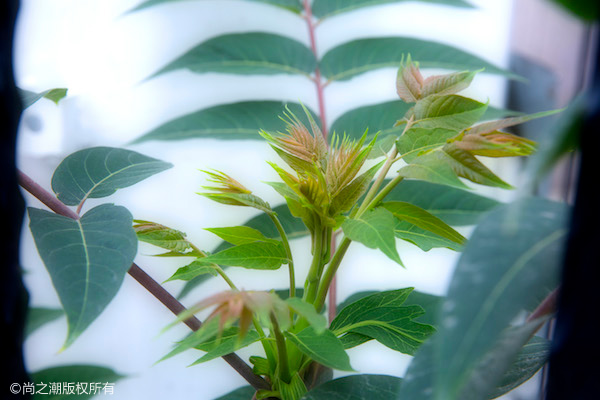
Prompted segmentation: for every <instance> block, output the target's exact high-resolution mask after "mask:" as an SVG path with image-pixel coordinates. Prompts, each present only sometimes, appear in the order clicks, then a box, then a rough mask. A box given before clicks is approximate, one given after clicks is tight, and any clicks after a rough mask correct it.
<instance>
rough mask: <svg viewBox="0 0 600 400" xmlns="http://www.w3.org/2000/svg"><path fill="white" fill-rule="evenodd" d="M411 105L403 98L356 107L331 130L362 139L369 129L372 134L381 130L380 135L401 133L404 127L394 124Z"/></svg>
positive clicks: (337, 120)
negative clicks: (402, 99)
mask: <svg viewBox="0 0 600 400" xmlns="http://www.w3.org/2000/svg"><path fill="white" fill-rule="evenodd" d="M410 107H411V105H409V104H407V103H405V102H403V101H401V100H394V101H388V102H385V103H380V104H373V105H369V106H363V107H359V108H355V109H353V110H350V111H347V112H346V113H344V114H342V115H341V116H340V117H339V118H338V119H336V120H335V121H334V122H333V124H332V125H331V129H330V131H331V132H337V133H339V134H342V133H345V134H346V135H348V136H349V137H351V138H353V139H360V138H361V137H362V135H363V133H364V132H366V131H367V130H368V131H369V132H370V133H371V134H374V133H376V132H379V136H380V137H382V136H385V135H390V134H395V135H400V134H401V133H402V130H403V129H404V127H395V126H394V124H395V123H396V122H397V121H398V120H399V119H401V118H402V117H403V116H404V114H406V112H407V111H408V109H409V108H410Z"/></svg>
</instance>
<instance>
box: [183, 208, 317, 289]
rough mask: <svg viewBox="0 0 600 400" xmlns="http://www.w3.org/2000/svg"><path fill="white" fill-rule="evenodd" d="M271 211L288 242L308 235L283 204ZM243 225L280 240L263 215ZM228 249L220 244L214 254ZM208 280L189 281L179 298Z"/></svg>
mask: <svg viewBox="0 0 600 400" xmlns="http://www.w3.org/2000/svg"><path fill="white" fill-rule="evenodd" d="M273 211H274V212H275V213H276V214H277V218H278V219H279V222H281V225H282V226H283V229H284V230H285V232H286V234H287V237H288V239H289V240H292V239H295V238H300V237H304V236H307V235H309V234H310V232H309V231H308V229H307V228H306V226H305V225H304V224H303V223H302V221H301V220H300V219H298V218H295V217H294V216H293V215H292V214H290V211H289V209H288V208H287V206H286V205H285V204H281V205H279V206H276V207H274V208H273ZM244 225H245V226H249V227H251V228H254V229H257V230H259V231H261V232H262V233H263V234H264V235H265V236H266V237H268V238H273V239H281V237H280V236H279V232H278V231H277V228H276V227H275V225H274V224H273V221H272V220H271V218H269V216H268V215H266V214H264V213H263V214H259V215H258V216H256V217H253V218H251V219H250V220H248V221H246V223H245V224H244ZM229 247H231V245H230V244H229V243H226V242H222V243H221V244H219V245H218V246H217V247H216V249H215V250H214V252H215V253H216V252H219V251H221V250H224V249H226V248H229ZM208 278H210V275H200V276H198V277H196V278H195V279H193V280H191V281H189V282H188V283H187V284H186V285H185V286H184V288H183V289H182V291H181V293H180V294H179V298H182V297H183V296H186V295H187V294H188V293H189V292H191V291H192V290H193V289H194V288H195V287H197V286H198V285H200V284H201V283H203V282H204V281H205V280H206V279H208Z"/></svg>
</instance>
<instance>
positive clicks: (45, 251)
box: [28, 204, 137, 348]
mask: <svg viewBox="0 0 600 400" xmlns="http://www.w3.org/2000/svg"><path fill="white" fill-rule="evenodd" d="M28 211H29V218H30V220H31V223H30V228H31V233H32V234H33V238H34V240H35V244H36V246H37V249H38V252H39V253H40V256H41V258H42V260H43V261H44V264H45V265H46V268H47V269H48V272H49V273H50V277H51V278H52V283H53V284H54V287H55V289H56V292H57V293H58V297H59V298H60V301H61V303H62V305H63V309H64V310H65V314H66V316H67V323H68V334H67V339H66V341H65V344H64V348H66V347H68V346H69V345H71V344H72V343H73V341H75V339H77V337H78V336H79V335H80V334H81V333H82V332H83V331H84V330H85V329H86V328H87V327H88V326H89V325H90V324H91V323H92V322H93V321H94V319H96V317H97V316H98V315H99V314H100V313H101V312H102V310H104V308H105V307H106V306H107V305H108V303H110V301H111V300H112V299H113V297H114V296H115V295H116V294H117V291H118V290H119V287H120V286H121V282H123V278H124V277H125V274H126V273H127V271H128V270H129V268H130V267H131V263H132V262H133V258H134V257H135V254H136V251H137V238H136V236H135V232H134V230H133V228H132V227H131V222H132V217H131V214H130V213H129V211H127V209H125V208H124V207H120V206H115V205H112V204H102V205H100V206H97V207H95V208H92V209H91V210H90V211H88V212H87V213H85V214H84V215H83V216H82V217H81V219H79V220H74V219H71V218H67V217H63V216H61V215H57V214H54V213H51V212H48V211H45V210H39V209H35V208H29V209H28Z"/></svg>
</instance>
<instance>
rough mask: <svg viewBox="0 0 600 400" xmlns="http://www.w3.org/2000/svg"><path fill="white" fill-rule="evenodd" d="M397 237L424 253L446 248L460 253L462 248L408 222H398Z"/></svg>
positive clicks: (395, 231)
mask: <svg viewBox="0 0 600 400" xmlns="http://www.w3.org/2000/svg"><path fill="white" fill-rule="evenodd" d="M394 233H395V234H396V237H397V238H399V239H402V240H405V241H407V242H409V243H412V244H414V245H415V246H417V247H418V248H420V249H421V250H423V251H429V250H431V249H434V248H440V247H445V248H448V249H450V250H456V251H460V250H461V249H462V246H461V245H459V244H457V243H456V242H454V241H452V240H449V239H446V238H445V237H442V236H440V235H437V234H435V233H432V232H430V231H427V230H425V229H421V228H419V227H418V226H416V225H413V224H411V223H409V222H406V221H400V220H398V221H397V222H396V228H395V229H394Z"/></svg>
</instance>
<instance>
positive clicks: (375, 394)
mask: <svg viewBox="0 0 600 400" xmlns="http://www.w3.org/2000/svg"><path fill="white" fill-rule="evenodd" d="M401 383H402V379H400V378H397V377H395V376H389V375H366V374H365V375H350V376H344V377H342V378H337V379H334V380H332V381H328V382H325V383H324V384H322V385H320V386H317V387H316V388H314V389H312V390H311V391H309V392H308V393H306V394H305V395H304V397H302V400H390V399H395V398H396V396H397V394H398V391H399V390H400V384H401Z"/></svg>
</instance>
